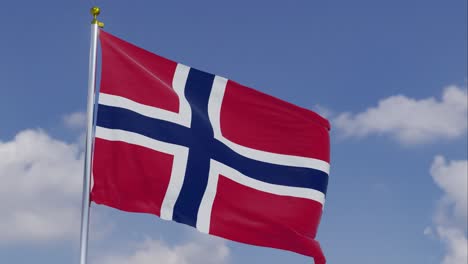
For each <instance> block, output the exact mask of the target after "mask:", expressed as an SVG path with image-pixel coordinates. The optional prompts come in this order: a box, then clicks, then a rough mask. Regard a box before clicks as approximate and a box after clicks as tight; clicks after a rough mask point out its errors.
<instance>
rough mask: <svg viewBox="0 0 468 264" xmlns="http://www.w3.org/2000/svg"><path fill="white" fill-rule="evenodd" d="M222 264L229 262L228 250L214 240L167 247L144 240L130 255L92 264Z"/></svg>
mask: <svg viewBox="0 0 468 264" xmlns="http://www.w3.org/2000/svg"><path fill="white" fill-rule="evenodd" d="M155 262H157V263H164V264H223V263H228V262H229V248H228V247H227V246H226V245H225V243H224V242H223V241H222V240H220V239H216V238H205V239H196V240H194V241H191V242H187V243H185V244H181V245H176V246H169V245H167V244H166V243H164V242H162V241H160V240H150V239H149V240H146V241H144V242H143V243H141V244H139V245H137V246H136V247H135V250H134V252H132V253H130V254H127V255H125V254H120V255H108V256H104V257H100V258H98V259H97V260H96V261H94V262H93V263H96V264H97V263H99V264H154V263H155Z"/></svg>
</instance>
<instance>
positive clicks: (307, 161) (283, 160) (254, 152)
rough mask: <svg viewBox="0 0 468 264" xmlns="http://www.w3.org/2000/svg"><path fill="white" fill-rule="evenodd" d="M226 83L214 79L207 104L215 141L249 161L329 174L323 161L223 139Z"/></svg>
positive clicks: (222, 79) (327, 167)
mask: <svg viewBox="0 0 468 264" xmlns="http://www.w3.org/2000/svg"><path fill="white" fill-rule="evenodd" d="M227 81H228V80H227V79H226V78H223V77H219V76H216V77H215V79H214V82H213V88H212V91H211V96H210V100H209V102H208V115H209V117H210V121H211V125H212V126H213V132H214V136H215V138H216V139H218V140H219V141H221V142H223V143H224V144H225V145H227V146H228V147H229V148H231V149H232V150H234V151H235V152H237V153H239V154H240V155H242V156H245V157H248V158H251V159H255V160H260V161H264V162H268V163H273V164H279V165H285V166H293V167H303V168H312V169H317V170H320V171H323V172H325V173H327V174H329V172H330V164H328V162H325V161H323V160H319V159H313V158H306V157H300V156H293V155H284V154H278V153H272V152H267V151H262V150H258V149H253V148H248V147H245V146H242V145H239V144H237V143H234V142H232V141H230V140H229V139H227V138H225V137H224V136H223V134H222V131H221V124H220V116H221V114H220V113H221V105H222V102H223V97H224V93H225V90H226V85H227ZM292 140H294V139H292Z"/></svg>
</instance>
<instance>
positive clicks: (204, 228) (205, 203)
mask: <svg viewBox="0 0 468 264" xmlns="http://www.w3.org/2000/svg"><path fill="white" fill-rule="evenodd" d="M215 166H216V164H214V160H211V159H210V172H209V173H208V185H207V186H206V189H205V193H204V194H203V198H202V201H201V203H200V208H199V209H198V215H197V229H198V230H199V231H200V232H202V233H206V234H208V233H210V223H211V210H212V209H213V203H214V199H215V197H216V191H217V189H218V179H219V175H218V173H219V171H218V170H217V169H216V168H215Z"/></svg>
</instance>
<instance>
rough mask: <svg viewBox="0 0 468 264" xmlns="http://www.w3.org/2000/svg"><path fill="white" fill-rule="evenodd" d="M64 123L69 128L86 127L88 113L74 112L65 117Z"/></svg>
mask: <svg viewBox="0 0 468 264" xmlns="http://www.w3.org/2000/svg"><path fill="white" fill-rule="evenodd" d="M63 123H64V124H65V126H67V127H68V128H72V129H84V128H85V127H86V113H83V112H74V113H71V114H67V115H65V116H64V117H63Z"/></svg>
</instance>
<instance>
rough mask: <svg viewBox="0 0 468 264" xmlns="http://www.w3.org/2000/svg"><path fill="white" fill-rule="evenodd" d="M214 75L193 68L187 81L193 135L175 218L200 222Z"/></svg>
mask: <svg viewBox="0 0 468 264" xmlns="http://www.w3.org/2000/svg"><path fill="white" fill-rule="evenodd" d="M213 80H214V75H212V74H208V73H205V72H202V71H199V70H196V69H190V73H189V75H188V78H187V83H186V85H185V96H186V98H187V100H188V101H189V103H190V105H191V107H192V125H191V133H192V136H193V137H194V138H193V140H192V142H191V146H190V150H189V156H188V161H187V169H186V172H185V180H184V184H183V186H182V190H181V192H180V195H179V198H178V199H177V202H176V204H175V206H174V215H173V220H174V221H177V222H180V223H184V224H187V225H191V226H193V227H195V226H196V224H197V214H198V208H199V207H200V203H201V200H202V198H203V194H204V192H205V189H206V186H207V184H208V173H209V170H210V156H211V153H210V152H211V151H210V145H211V144H210V143H211V142H212V140H213V137H214V134H213V128H212V127H211V124H210V120H209V117H208V100H209V98H210V93H211V87H212V85H213Z"/></svg>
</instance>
